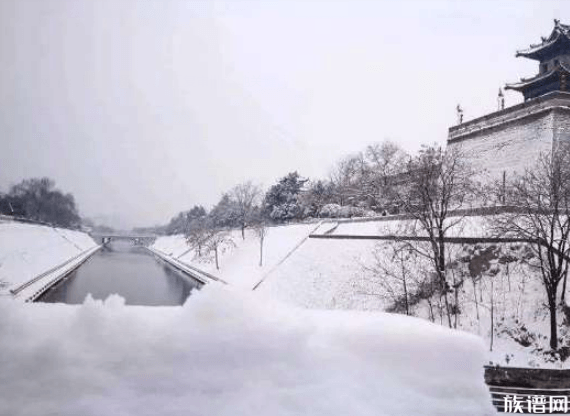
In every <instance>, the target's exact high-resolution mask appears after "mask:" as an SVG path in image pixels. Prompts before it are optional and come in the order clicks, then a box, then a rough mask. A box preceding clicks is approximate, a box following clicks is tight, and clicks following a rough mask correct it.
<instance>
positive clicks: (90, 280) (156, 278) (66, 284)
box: [39, 241, 198, 305]
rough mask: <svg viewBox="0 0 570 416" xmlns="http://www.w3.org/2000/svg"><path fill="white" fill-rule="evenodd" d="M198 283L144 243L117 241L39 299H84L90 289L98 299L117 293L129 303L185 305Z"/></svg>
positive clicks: (52, 301)
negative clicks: (150, 251) (157, 258)
mask: <svg viewBox="0 0 570 416" xmlns="http://www.w3.org/2000/svg"><path fill="white" fill-rule="evenodd" d="M197 286H198V283H194V282H193V281H192V280H191V279H190V278H188V277H183V274H182V273H181V272H179V271H178V270H176V269H173V268H172V267H170V266H168V265H167V264H166V263H163V262H159V261H158V260H156V259H155V258H154V256H153V255H152V254H151V253H149V252H148V251H147V250H146V249H144V248H143V247H136V246H133V245H132V244H131V243H129V242H121V241H117V242H112V243H111V244H110V245H108V246H106V247H103V248H102V249H100V250H99V251H98V252H97V253H95V254H94V255H93V256H92V257H91V258H90V259H89V260H87V261H86V262H85V263H83V265H81V266H80V267H79V268H78V269H77V270H75V271H74V272H73V273H71V274H69V276H68V277H67V278H66V279H65V280H64V281H62V282H60V283H59V284H58V285H57V286H55V287H53V288H52V289H51V290H49V291H48V292H46V293H45V294H44V295H43V296H42V297H41V298H40V299H39V301H40V302H51V303H54V302H61V303H83V301H84V299H85V297H86V296H87V294H89V293H90V294H91V296H93V298H95V299H105V298H107V297H108V296H109V295H111V294H113V293H117V294H119V295H121V296H122V297H124V298H125V301H126V303H127V304H129V305H181V304H182V303H184V301H185V300H186V298H187V297H188V296H189V295H190V291H191V290H192V289H194V288H196V287H197Z"/></svg>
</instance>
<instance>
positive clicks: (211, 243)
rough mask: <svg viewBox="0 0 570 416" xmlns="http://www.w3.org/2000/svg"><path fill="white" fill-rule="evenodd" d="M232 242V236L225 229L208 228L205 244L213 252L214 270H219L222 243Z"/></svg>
mask: <svg viewBox="0 0 570 416" xmlns="http://www.w3.org/2000/svg"><path fill="white" fill-rule="evenodd" d="M231 243H233V240H232V237H231V235H230V233H229V232H228V231H227V230H223V229H215V228H210V229H209V230H208V239H207V241H206V246H207V247H208V249H209V250H210V251H213V252H214V259H215V262H216V270H220V259H219V258H220V247H221V246H222V244H231Z"/></svg>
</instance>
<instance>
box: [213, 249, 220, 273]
mask: <svg viewBox="0 0 570 416" xmlns="http://www.w3.org/2000/svg"><path fill="white" fill-rule="evenodd" d="M214 255H215V256H216V270H220V263H219V262H218V246H216V247H215V248H214Z"/></svg>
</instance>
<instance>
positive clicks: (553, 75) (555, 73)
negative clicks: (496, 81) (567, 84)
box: [505, 62, 570, 92]
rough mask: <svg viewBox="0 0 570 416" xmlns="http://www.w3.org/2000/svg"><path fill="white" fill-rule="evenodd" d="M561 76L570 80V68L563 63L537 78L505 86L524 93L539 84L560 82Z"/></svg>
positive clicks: (525, 79)
mask: <svg viewBox="0 0 570 416" xmlns="http://www.w3.org/2000/svg"><path fill="white" fill-rule="evenodd" d="M561 74H565V75H566V76H569V77H568V78H569V80H570V67H568V65H566V64H564V63H563V62H560V63H558V64H557V65H556V66H554V67H552V68H551V69H550V70H549V71H547V72H544V73H542V74H538V75H537V76H535V77H532V78H521V80H520V82H516V83H513V84H507V85H506V86H505V89H507V90H515V91H520V92H524V91H525V90H526V89H527V88H529V87H534V86H536V85H539V84H547V83H549V82H551V81H553V80H558V79H559V78H560V75H561Z"/></svg>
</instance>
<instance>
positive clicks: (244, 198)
mask: <svg viewBox="0 0 570 416" xmlns="http://www.w3.org/2000/svg"><path fill="white" fill-rule="evenodd" d="M230 195H231V197H232V198H233V199H234V201H235V204H236V209H237V215H238V218H239V222H240V227H241V237H242V238H243V239H244V240H245V227H246V226H247V223H248V221H250V219H251V216H252V215H253V212H254V210H255V208H256V204H257V203H258V202H259V198H260V196H261V188H260V187H259V186H257V185H254V184H253V183H252V182H251V181H247V182H244V183H241V184H239V185H237V186H235V187H234V188H233V189H232V190H231V191H230Z"/></svg>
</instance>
